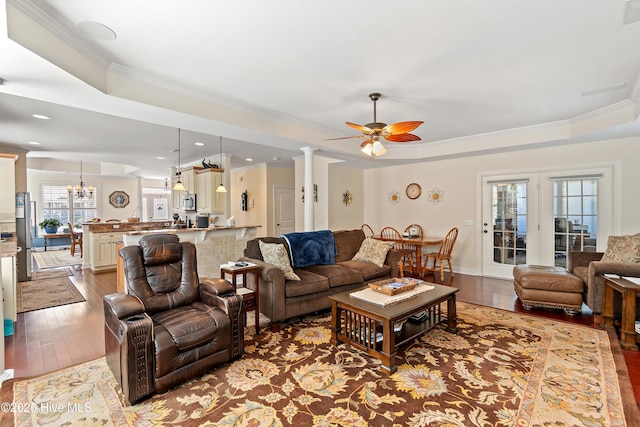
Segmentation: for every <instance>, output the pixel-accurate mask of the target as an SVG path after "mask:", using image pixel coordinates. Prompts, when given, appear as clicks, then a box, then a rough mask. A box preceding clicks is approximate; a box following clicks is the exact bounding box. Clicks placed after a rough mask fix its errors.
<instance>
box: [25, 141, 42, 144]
mask: <svg viewBox="0 0 640 427" xmlns="http://www.w3.org/2000/svg"><path fill="white" fill-rule="evenodd" d="M27 144H31V145H40V143H39V142H36V141H27Z"/></svg>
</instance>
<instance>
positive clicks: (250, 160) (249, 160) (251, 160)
mask: <svg viewBox="0 0 640 427" xmlns="http://www.w3.org/2000/svg"><path fill="white" fill-rule="evenodd" d="M245 160H246V161H247V162H253V159H245Z"/></svg>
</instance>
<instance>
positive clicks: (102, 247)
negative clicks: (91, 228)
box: [90, 233, 122, 271]
mask: <svg viewBox="0 0 640 427" xmlns="http://www.w3.org/2000/svg"><path fill="white" fill-rule="evenodd" d="M120 242H122V233H90V245H91V251H90V254H91V255H90V256H91V260H90V266H91V270H93V271H100V270H109V269H115V268H116V262H117V260H118V258H117V257H118V254H117V252H116V249H117V248H116V246H117V244H118V243H120Z"/></svg>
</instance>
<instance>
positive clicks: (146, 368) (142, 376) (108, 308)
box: [103, 234, 244, 403]
mask: <svg viewBox="0 0 640 427" xmlns="http://www.w3.org/2000/svg"><path fill="white" fill-rule="evenodd" d="M119 254H120V256H121V257H122V258H123V260H124V273H125V280H126V285H127V291H128V293H126V294H125V293H116V294H111V295H107V296H105V297H104V299H103V308H104V317H105V347H106V359H107V364H108V365H109V367H110V369H111V371H112V372H113V374H114V376H115V378H116V379H117V380H118V382H119V383H120V386H121V388H122V392H123V394H124V396H125V398H126V399H127V401H128V402H129V403H135V402H136V401H138V400H140V399H142V398H144V397H146V396H148V395H150V394H152V393H162V392H165V391H167V390H169V389H170V388H172V387H175V386H177V385H179V384H181V383H183V382H185V381H188V380H190V379H192V378H194V377H197V376H199V375H201V374H203V373H205V372H207V371H208V370H210V369H211V368H212V367H214V366H216V365H219V364H221V363H224V362H228V361H230V360H233V359H235V358H238V357H240V356H241V355H242V352H243V341H244V334H243V323H242V318H241V314H242V313H241V307H242V297H241V296H239V295H237V294H236V293H235V291H234V287H233V285H232V284H231V283H229V282H228V281H227V280H224V279H202V280H199V278H198V273H197V267H196V250H195V246H194V245H193V244H192V243H190V242H180V241H179V238H178V237H177V236H176V235H172V234H157V235H148V236H144V237H142V238H141V239H140V241H139V243H138V245H137V246H125V247H124V248H122V249H121V250H120V252H119Z"/></svg>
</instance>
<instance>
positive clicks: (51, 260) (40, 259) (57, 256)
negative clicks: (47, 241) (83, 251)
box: [32, 250, 82, 268]
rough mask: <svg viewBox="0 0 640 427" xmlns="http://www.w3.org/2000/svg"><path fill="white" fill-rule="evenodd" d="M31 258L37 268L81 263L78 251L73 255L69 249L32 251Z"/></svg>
mask: <svg viewBox="0 0 640 427" xmlns="http://www.w3.org/2000/svg"><path fill="white" fill-rule="evenodd" d="M32 255H33V259H34V260H35V261H36V263H37V264H38V268H53V267H62V266H68V265H78V264H82V257H81V256H80V251H76V254H75V255H71V252H70V251H69V250H58V251H46V252H45V251H38V252H32Z"/></svg>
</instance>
